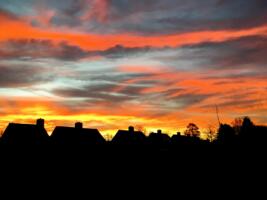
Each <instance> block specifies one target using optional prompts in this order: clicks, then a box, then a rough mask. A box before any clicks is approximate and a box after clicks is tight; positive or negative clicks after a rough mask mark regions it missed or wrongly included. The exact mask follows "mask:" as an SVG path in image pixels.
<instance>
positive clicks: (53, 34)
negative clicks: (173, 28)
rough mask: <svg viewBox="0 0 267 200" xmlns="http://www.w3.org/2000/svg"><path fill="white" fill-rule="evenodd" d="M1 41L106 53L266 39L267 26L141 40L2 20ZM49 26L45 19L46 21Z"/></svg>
mask: <svg viewBox="0 0 267 200" xmlns="http://www.w3.org/2000/svg"><path fill="white" fill-rule="evenodd" d="M0 22H1V23H0V29H1V30H2V31H1V32H0V41H5V40H9V39H27V38H32V39H46V40H52V41H54V42H55V43H59V42H61V41H63V40H64V41H67V42H68V43H69V44H71V45H78V46H80V47H81V48H83V49H85V50H105V49H108V48H111V47H114V46H115V45H117V44H121V45H123V46H126V47H144V46H151V47H165V46H169V47H179V46H183V45H192V44H198V43H201V42H205V41H212V42H221V41H225V40H229V39H234V38H238V37H244V36H252V35H266V32H267V25H264V26H260V27H255V28H250V29H245V30H229V31H224V30H221V31H200V32H192V33H182V34H175V35H160V36H141V35H133V34H126V33H124V34H115V35H104V34H103V35H100V34H90V33H75V32H73V31H72V30H66V29H64V30H59V29H56V28H53V27H51V28H47V29H42V28H38V27H33V26H31V25H30V24H29V23H28V22H25V21H21V20H18V19H10V18H8V17H6V16H0ZM45 23H46V19H45Z"/></svg>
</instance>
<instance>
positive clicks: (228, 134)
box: [217, 124, 236, 144]
mask: <svg viewBox="0 0 267 200" xmlns="http://www.w3.org/2000/svg"><path fill="white" fill-rule="evenodd" d="M217 142H219V143H221V144H232V143H235V142H236V134H235V130H234V129H233V127H231V126H230V125H228V124H221V126H220V128H219V131H218V137H217Z"/></svg>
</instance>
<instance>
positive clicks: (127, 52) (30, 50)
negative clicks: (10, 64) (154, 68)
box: [0, 39, 160, 61]
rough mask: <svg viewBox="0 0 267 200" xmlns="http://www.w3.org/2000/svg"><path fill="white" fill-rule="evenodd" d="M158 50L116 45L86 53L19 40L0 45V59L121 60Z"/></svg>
mask: <svg viewBox="0 0 267 200" xmlns="http://www.w3.org/2000/svg"><path fill="white" fill-rule="evenodd" d="M157 50H160V49H158V48H152V47H148V46H147V47H140V48H138V47H133V48H131V47H129V48H128V47H124V46H122V45H116V46H114V47H112V48H109V49H107V50H103V51H86V50H83V49H82V48H80V47H78V46H74V45H69V44H68V43H67V42H61V43H60V44H54V43H53V42H52V41H50V40H38V39H21V40H9V41H6V42H2V43H0V58H2V59H25V58H29V59H35V58H51V59H59V60H67V61H68V60H79V59H82V58H86V57H88V58H90V57H94V56H101V57H106V58H121V57H128V56H138V55H143V54H144V53H147V52H152V51H157Z"/></svg>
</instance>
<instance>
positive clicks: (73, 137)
mask: <svg viewBox="0 0 267 200" xmlns="http://www.w3.org/2000/svg"><path fill="white" fill-rule="evenodd" d="M51 140H52V143H53V144H62V145H98V144H105V142H106V140H105V139H104V138H103V136H102V135H101V134H100V132H99V131H98V130H97V129H89V128H83V124H82V123H81V122H77V123H76V124H75V127H64V126H57V127H56V128H55V129H54V131H53V133H52V135H51Z"/></svg>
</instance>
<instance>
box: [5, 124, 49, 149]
mask: <svg viewBox="0 0 267 200" xmlns="http://www.w3.org/2000/svg"><path fill="white" fill-rule="evenodd" d="M48 137H49V136H48V134H47V132H46V130H45V129H44V128H42V127H39V126H37V125H34V124H16V123H10V124H9V125H8V126H7V128H6V130H5V132H4V133H3V136H2V138H1V141H2V142H3V143H7V144H42V143H44V142H47V141H48Z"/></svg>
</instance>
